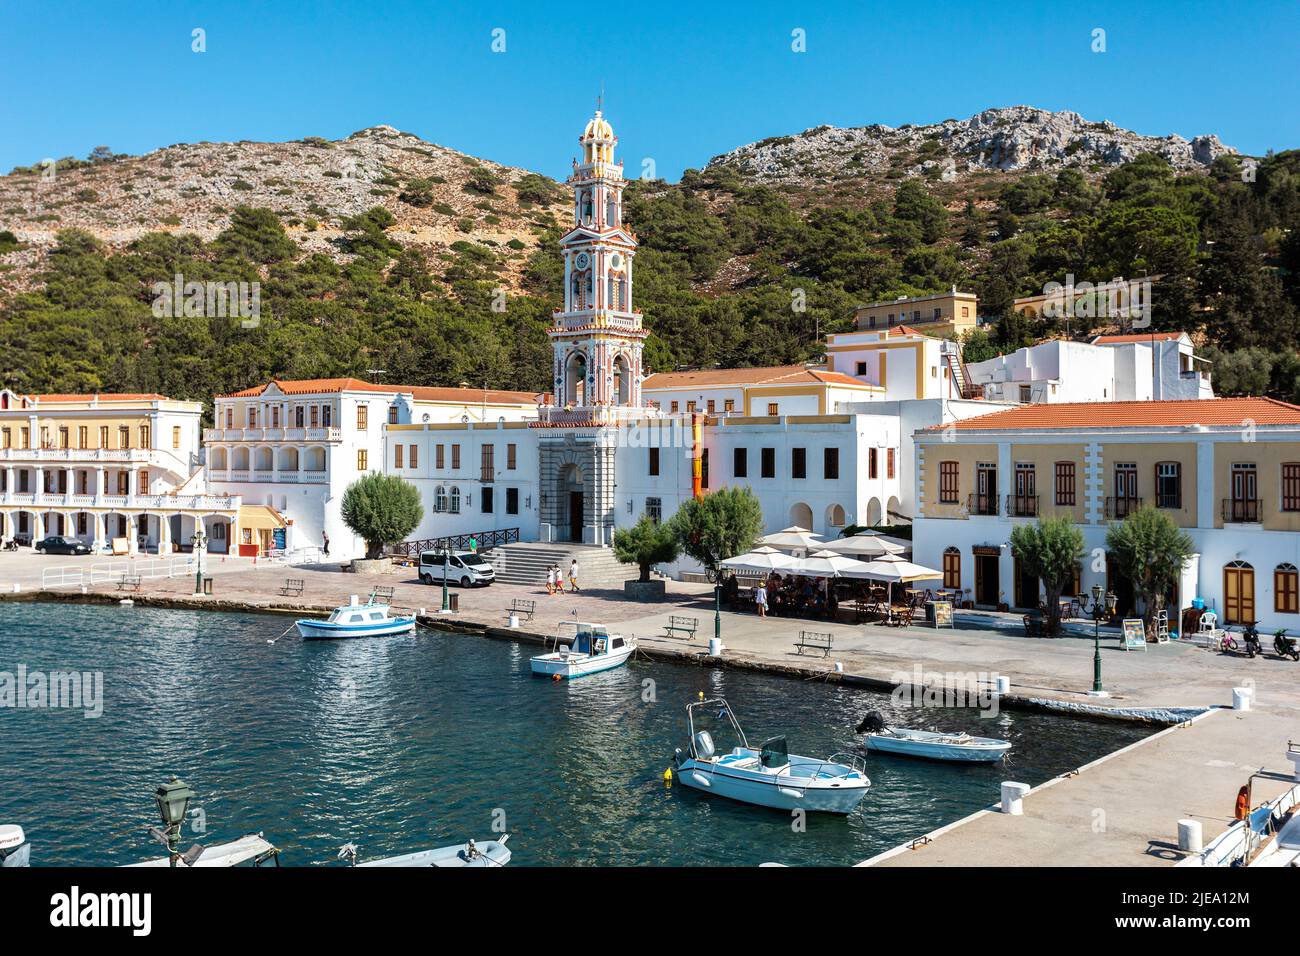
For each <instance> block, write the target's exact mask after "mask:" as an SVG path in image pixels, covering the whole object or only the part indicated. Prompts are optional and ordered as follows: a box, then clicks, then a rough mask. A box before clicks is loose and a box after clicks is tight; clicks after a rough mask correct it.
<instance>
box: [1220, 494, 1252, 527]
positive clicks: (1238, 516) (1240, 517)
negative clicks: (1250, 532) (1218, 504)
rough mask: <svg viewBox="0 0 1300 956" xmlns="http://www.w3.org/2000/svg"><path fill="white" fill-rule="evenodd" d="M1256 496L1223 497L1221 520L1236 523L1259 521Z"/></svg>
mask: <svg viewBox="0 0 1300 956" xmlns="http://www.w3.org/2000/svg"><path fill="white" fill-rule="evenodd" d="M1259 505H1260V502H1259V499H1258V498H1224V499H1223V520H1224V521H1227V522H1230V523H1236V524H1242V523H1247V524H1253V523H1256V522H1258V521H1259V516H1260V507H1259Z"/></svg>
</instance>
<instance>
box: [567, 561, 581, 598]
mask: <svg viewBox="0 0 1300 956" xmlns="http://www.w3.org/2000/svg"><path fill="white" fill-rule="evenodd" d="M579 590H580V588H579V587H578V559H577V558H574V559H573V560H572V561H570V562H569V592H570V593H576V592H577V591H579Z"/></svg>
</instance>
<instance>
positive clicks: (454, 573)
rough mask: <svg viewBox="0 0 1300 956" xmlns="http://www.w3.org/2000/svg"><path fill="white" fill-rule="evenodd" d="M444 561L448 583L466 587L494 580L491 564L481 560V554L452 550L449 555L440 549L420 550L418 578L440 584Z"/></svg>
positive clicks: (494, 575) (493, 570)
mask: <svg viewBox="0 0 1300 956" xmlns="http://www.w3.org/2000/svg"><path fill="white" fill-rule="evenodd" d="M444 561H446V562H447V567H446V574H447V583H448V584H459V585H460V586H461V587H463V588H467V587H470V586H471V585H475V584H481V585H488V584H491V583H492V582H493V581H495V580H496V576H497V574H496V571H495V569H493V567H492V565H490V564H488V563H487V562H486V561H484V560H483V555H481V554H476V553H475V552H473V551H453V552H451V554H450V555H447V554H445V553H444V552H442V551H422V552H420V580H421V581H423V582H424V583H425V584H441V583H442V576H443V562H444Z"/></svg>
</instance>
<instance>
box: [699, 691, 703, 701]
mask: <svg viewBox="0 0 1300 956" xmlns="http://www.w3.org/2000/svg"><path fill="white" fill-rule="evenodd" d="M703 699H704V691H700V700H703Z"/></svg>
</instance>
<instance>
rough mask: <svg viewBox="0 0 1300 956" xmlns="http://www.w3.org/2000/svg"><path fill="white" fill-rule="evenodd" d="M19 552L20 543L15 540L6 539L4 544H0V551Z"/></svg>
mask: <svg viewBox="0 0 1300 956" xmlns="http://www.w3.org/2000/svg"><path fill="white" fill-rule="evenodd" d="M17 550H18V542H17V541H15V540H14V539H13V538H5V540H4V541H3V542H0V551H17Z"/></svg>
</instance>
